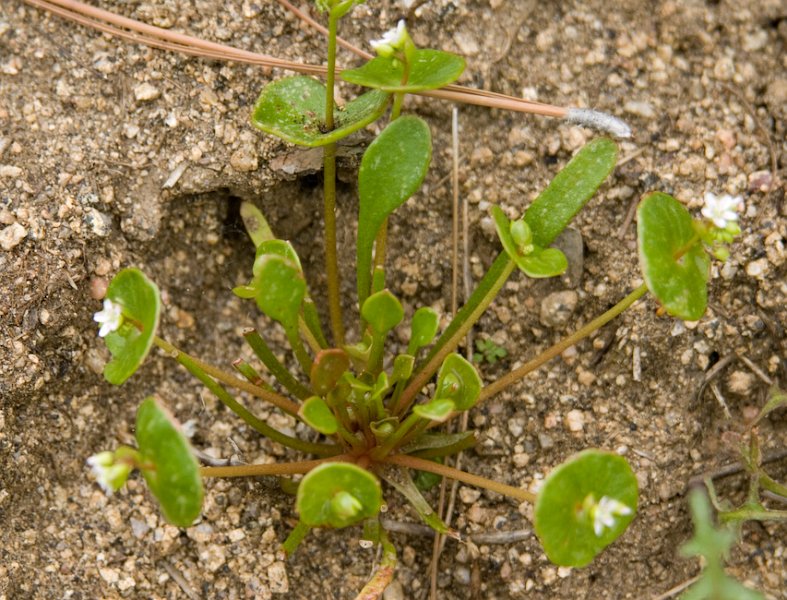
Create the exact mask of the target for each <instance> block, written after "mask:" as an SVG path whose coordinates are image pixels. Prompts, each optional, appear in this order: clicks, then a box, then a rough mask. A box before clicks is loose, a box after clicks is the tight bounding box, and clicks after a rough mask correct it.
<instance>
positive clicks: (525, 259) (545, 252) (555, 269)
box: [491, 206, 568, 278]
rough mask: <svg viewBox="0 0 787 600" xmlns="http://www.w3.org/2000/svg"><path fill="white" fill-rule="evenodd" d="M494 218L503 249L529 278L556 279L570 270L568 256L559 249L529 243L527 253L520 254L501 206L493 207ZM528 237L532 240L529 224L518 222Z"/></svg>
mask: <svg viewBox="0 0 787 600" xmlns="http://www.w3.org/2000/svg"><path fill="white" fill-rule="evenodd" d="M491 213H492V218H493V219H494V221H495V229H496V230H497V237H498V238H499V239H500V243H501V244H502V245H503V249H504V250H505V251H506V254H508V257H509V258H510V259H511V260H513V261H514V263H516V266H517V267H519V269H520V270H521V271H522V272H524V273H525V274H526V275H527V276H528V277H533V278H543V277H554V276H555V275H560V274H561V273H564V272H565V270H566V269H567V268H568V260H567V259H566V255H565V254H563V253H562V252H561V251H560V250H558V249H557V248H540V247H539V246H536V245H535V244H532V243H529V244H528V246H529V247H528V248H527V253H526V254H522V253H520V250H521V249H520V247H519V246H518V245H517V244H516V243H515V241H514V238H513V236H512V223H511V221H509V220H508V217H506V215H505V213H504V212H503V210H502V209H501V208H500V207H499V206H492V208H491ZM516 224H517V225H521V226H522V229H524V230H525V231H526V232H527V234H528V236H529V237H531V239H532V231H531V230H530V228H529V226H528V225H527V222H524V221H518V222H517V223H516Z"/></svg>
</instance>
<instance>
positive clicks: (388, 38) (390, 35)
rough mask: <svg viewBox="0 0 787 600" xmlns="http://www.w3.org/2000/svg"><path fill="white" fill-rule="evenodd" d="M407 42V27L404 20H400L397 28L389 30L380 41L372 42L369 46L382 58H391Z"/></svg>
mask: <svg viewBox="0 0 787 600" xmlns="http://www.w3.org/2000/svg"><path fill="white" fill-rule="evenodd" d="M406 40H407V27H406V24H405V22H404V19H400V20H399V22H398V23H397V24H396V27H394V28H393V29H389V30H388V31H386V32H385V33H384V34H383V37H381V38H380V39H379V40H371V41H370V42H369V44H370V45H371V46H372V48H374V49H375V51H376V52H377V53H378V54H379V55H380V56H391V54H393V52H394V50H401V49H402V47H403V46H404V43H405V41H406Z"/></svg>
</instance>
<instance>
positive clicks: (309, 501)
mask: <svg viewBox="0 0 787 600" xmlns="http://www.w3.org/2000/svg"><path fill="white" fill-rule="evenodd" d="M382 501H383V496H382V490H381V489H380V482H379V481H377V478H376V477H375V476H374V475H372V474H371V473H370V472H369V471H366V470H365V469H362V468H361V467H358V466H356V465H353V464H350V463H338V462H334V463H325V464H322V465H320V466H318V467H316V468H314V469H312V470H311V471H309V473H308V474H307V475H306V476H305V477H304V478H303V481H301V484H300V485H299V486H298V496H297V499H296V502H295V506H296V508H297V510H298V513H300V517H301V521H303V522H304V523H305V524H307V525H309V526H311V527H335V528H340V527H347V526H348V525H352V524H354V523H358V522H360V521H363V520H364V519H368V518H370V517H373V516H375V515H376V514H377V513H378V512H380V506H382Z"/></svg>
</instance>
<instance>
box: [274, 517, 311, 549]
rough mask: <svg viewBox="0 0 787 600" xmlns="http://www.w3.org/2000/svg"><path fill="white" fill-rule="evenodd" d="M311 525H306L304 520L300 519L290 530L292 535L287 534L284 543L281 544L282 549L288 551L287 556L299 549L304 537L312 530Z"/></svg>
mask: <svg viewBox="0 0 787 600" xmlns="http://www.w3.org/2000/svg"><path fill="white" fill-rule="evenodd" d="M311 529H312V528H311V527H309V526H308V525H306V523H304V522H303V521H298V524H297V525H296V526H295V528H294V529H293V530H292V531H291V532H290V535H288V536H287V539H286V540H284V543H283V544H282V545H281V547H282V550H284V552H286V553H287V556H292V554H293V553H294V552H295V551H296V550H297V549H298V546H300V544H301V542H302V541H303V538H305V537H306V536H307V535H309V532H310V531H311Z"/></svg>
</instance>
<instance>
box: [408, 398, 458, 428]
mask: <svg viewBox="0 0 787 600" xmlns="http://www.w3.org/2000/svg"><path fill="white" fill-rule="evenodd" d="M455 409H456V404H454V401H453V400H449V399H447V398H435V399H434V400H430V401H429V402H427V403H426V404H416V405H415V406H414V407H413V413H415V414H416V415H418V416H419V417H421V418H422V419H428V420H430V421H436V422H438V423H442V422H443V421H445V420H446V419H447V418H448V417H450V416H451V413H452V412H454V410H455Z"/></svg>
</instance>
